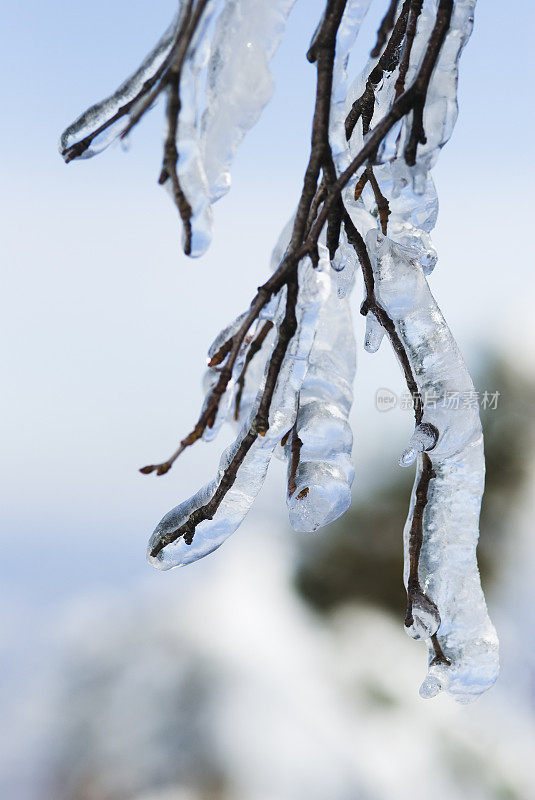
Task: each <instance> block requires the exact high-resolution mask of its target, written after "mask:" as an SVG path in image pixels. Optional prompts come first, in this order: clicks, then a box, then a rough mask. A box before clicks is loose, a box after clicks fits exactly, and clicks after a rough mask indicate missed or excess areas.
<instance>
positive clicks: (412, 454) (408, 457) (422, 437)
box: [399, 422, 438, 467]
mask: <svg viewBox="0 0 535 800" xmlns="http://www.w3.org/2000/svg"><path fill="white" fill-rule="evenodd" d="M437 438H438V437H437V430H436V428H435V427H434V426H433V425H429V424H428V423H426V422H423V423H421V424H420V425H417V426H416V428H415V430H414V433H413V434H412V436H411V438H410V440H409V444H408V446H407V447H406V448H405V450H404V451H403V452H402V454H401V456H400V458H399V465H400V467H409V466H410V465H411V464H413V463H414V461H415V460H416V456H417V455H418V453H423V452H425V451H426V450H431V449H432V448H433V447H434V446H435V445H436V443H437Z"/></svg>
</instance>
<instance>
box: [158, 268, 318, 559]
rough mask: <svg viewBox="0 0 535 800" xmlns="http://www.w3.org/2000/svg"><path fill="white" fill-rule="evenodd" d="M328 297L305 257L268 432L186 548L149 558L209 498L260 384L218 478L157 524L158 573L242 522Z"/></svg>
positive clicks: (172, 547) (286, 425)
mask: <svg viewBox="0 0 535 800" xmlns="http://www.w3.org/2000/svg"><path fill="white" fill-rule="evenodd" d="M328 293H329V274H328V272H327V271H326V270H322V269H314V268H313V267H312V264H311V263H310V261H309V260H308V259H306V260H305V261H303V262H301V264H300V265H299V297H298V302H297V308H296V316H297V323H298V329H297V333H296V334H295V336H294V337H293V338H292V340H291V341H290V344H289V346H288V349H287V351H286V355H285V357H284V360H283V364H282V368H281V371H280V374H279V377H278V380H277V384H276V387H275V391H274V394H273V399H272V402H271V406H270V412H269V428H268V430H267V432H266V434H265V436H257V437H256V439H255V440H254V442H253V444H252V446H251V448H250V449H249V451H248V453H247V455H246V456H245V460H244V461H243V463H242V465H241V467H240V469H239V471H238V474H237V477H236V480H235V481H234V483H233V485H232V487H231V488H230V490H229V491H228V492H227V493H226V494H225V496H224V498H223V500H222V502H221V504H220V505H219V507H218V509H217V511H216V512H215V514H214V515H213V518H212V519H211V520H205V521H203V522H201V523H200V524H199V525H197V527H196V529H195V536H194V538H193V542H192V543H191V544H187V543H186V542H185V540H184V538H182V537H181V538H179V539H177V540H176V541H175V542H173V543H171V544H168V545H167V546H166V547H164V548H163V550H161V551H160V553H159V554H158V555H157V556H156V557H153V556H151V554H150V553H151V550H152V549H153V547H154V546H155V545H156V544H158V543H159V541H160V540H161V537H162V536H164V535H165V534H167V533H168V532H170V531H173V530H175V529H176V528H178V527H179V526H180V525H182V524H183V523H184V522H186V520H187V519H188V517H189V516H190V515H191V514H192V513H193V512H194V511H196V510H197V509H199V508H200V507H201V506H203V505H204V504H205V503H207V502H208V501H209V500H210V499H211V498H212V497H213V495H214V493H215V491H216V489H217V487H218V486H219V483H220V482H221V480H222V478H223V475H224V472H225V470H226V468H227V467H228V465H229V463H230V462H231V460H232V458H233V456H234V455H235V453H236V451H237V450H238V448H239V446H240V444H241V443H242V441H243V440H244V439H245V438H246V437H247V435H248V432H249V429H250V427H251V424H252V421H253V418H254V415H255V414H256V411H257V409H258V404H259V402H260V398H261V396H262V390H263V386H261V387H260V391H259V394H258V398H257V403H256V404H255V406H253V408H252V409H251V412H250V417H249V419H248V420H247V422H246V423H245V424H244V425H243V427H242V428H241V430H240V433H239V434H238V437H237V438H236V440H235V441H234V442H233V444H232V445H230V447H228V448H227V449H226V450H225V452H224V453H223V455H222V456H221V461H220V463H219V470H218V474H217V477H216V478H215V479H214V480H213V481H211V482H210V483H209V484H207V485H206V486H204V487H203V488H202V489H200V490H199V491H198V492H197V493H196V494H195V495H193V497H191V498H190V499H189V500H186V501H184V502H183V503H180V505H178V506H176V507H175V508H173V509H172V510H171V511H170V512H169V513H168V514H166V515H165V517H164V518H163V519H162V520H161V522H160V523H159V524H158V525H157V526H156V529H155V531H154V533H153V534H152V537H151V539H150V541H149V546H148V560H149V562H150V563H151V564H152V565H153V566H155V567H157V568H158V569H170V568H171V567H179V566H183V565H185V564H190V563H191V562H193V561H197V559H199V558H202V557H203V556H206V555H208V554H209V553H211V552H213V551H214V550H216V549H217V548H218V547H220V545H222V544H223V542H224V541H225V540H226V539H227V538H228V537H229V536H230V535H231V534H232V533H234V531H235V530H236V529H237V528H238V527H239V525H240V524H241V523H242V521H243V519H244V518H245V516H246V515H247V513H248V511H249V510H250V508H251V506H252V504H253V502H254V500H255V498H256V496H257V494H258V492H259V491H260V489H261V487H262V485H263V483H264V478H265V475H266V472H267V468H268V466H269V462H270V460H271V456H272V454H273V450H274V448H275V446H276V445H277V444H278V443H279V442H280V440H281V438H282V437H283V436H284V434H285V433H287V431H288V430H289V429H290V428H291V427H292V426H293V424H294V422H295V416H296V412H297V400H298V395H299V391H300V389H301V384H302V383H303V380H304V377H305V373H306V369H307V362H308V357H309V354H310V349H311V347H312V343H313V341H314V335H315V330H316V325H317V321H318V315H319V313H320V309H321V307H322V305H323V304H324V303H325V301H326V299H327V297H328ZM279 322H280V320H279Z"/></svg>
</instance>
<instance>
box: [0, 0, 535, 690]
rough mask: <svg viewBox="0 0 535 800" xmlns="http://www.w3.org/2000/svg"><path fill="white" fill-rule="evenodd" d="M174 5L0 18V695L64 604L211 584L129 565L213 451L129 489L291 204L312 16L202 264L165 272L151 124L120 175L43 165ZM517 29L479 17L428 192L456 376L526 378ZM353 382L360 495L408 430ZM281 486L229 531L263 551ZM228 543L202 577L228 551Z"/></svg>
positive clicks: (170, 234) (521, 54)
mask: <svg viewBox="0 0 535 800" xmlns="http://www.w3.org/2000/svg"><path fill="white" fill-rule="evenodd" d="M174 5H175V4H174V3H173V2H172V0H152V2H150V3H149V2H148V1H147V2H129V1H128V0H116V2H112V3H109V2H103V1H102V0H95V2H93V3H91V4H87V3H76V2H60V0H50V2H46V3H44V2H37V1H36V0H32V1H30V0H28V2H5V0H4V2H3V3H2V39H1V44H0V53H1V58H2V70H1V71H0V82H1V84H2V90H1V96H2V125H1V127H0V153H1V165H2V189H1V195H0V203H1V205H2V208H1V212H0V221H1V223H0V224H1V230H2V235H1V239H0V253H1V256H2V261H3V265H4V276H5V277H4V279H3V287H2V298H1V301H0V302H1V304H2V305H1V311H0V314H1V319H2V324H3V328H4V332H3V336H2V356H1V360H0V363H1V365H2V367H1V373H2V375H1V377H2V384H3V389H2V400H1V403H2V408H1V414H0V425H1V429H2V433H1V441H2V458H1V471H2V480H1V485H2V496H3V506H2V522H1V535H2V562H1V567H0V570H1V578H2V590H1V594H0V598H2V599H3V600H4V609H6V610H7V613H6V616H7V617H8V618H9V617H10V619H11V621H10V622H6V634H5V639H4V641H5V642H7V644H6V645H5V650H6V652H5V659H4V669H5V672H6V674H7V676H8V680H7V682H6V686H9V685H11V684H10V683H9V680H10V678H9V675H10V674H18V675H19V676H20V674H22V675H25V674H26V673H27V674H31V673H32V672H33V671H34V670H35V669H36V668H37V667H40V666H41V665H42V664H43V663H44V662H43V661H42V660H41V655H40V654H41V653H44V654H46V651H47V641H48V638H47V637H49V633H50V630H51V628H53V627H54V619H55V615H59V614H60V613H61V611H62V609H64V607H65V604H68V603H70V602H71V601H72V600H73V598H79V597H80V596H83V595H85V594H89V593H96V594H101V596H102V595H105V594H106V593H113V592H117V591H122V590H123V589H126V588H127V587H130V588H131V589H134V588H135V587H136V586H137V585H138V584H139V583H140V582H143V584H146V583H147V582H149V583H150V582H152V583H156V582H162V581H166V582H168V583H169V582H171V583H174V584H176V586H177V591H178V589H179V587H180V588H181V589H182V588H183V587H187V585H188V583H189V582H191V581H195V580H196V576H197V575H199V574H200V573H201V572H204V571H205V570H210V569H212V568H213V567H212V566H211V562H210V559H208V560H207V561H206V562H205V563H204V562H203V563H200V564H198V565H195V566H193V567H191V568H189V570H188V571H181V572H180V573H177V572H173V573H168V574H165V575H161V574H158V573H153V572H152V571H151V570H150V568H149V567H147V566H146V565H145V562H144V551H145V542H146V539H147V537H148V534H149V533H150V532H151V531H152V529H153V527H154V524H155V523H156V522H157V521H158V519H159V518H160V516H161V515H163V513H165V512H166V511H167V510H168V509H169V508H170V507H171V506H173V505H174V504H175V503H176V502H177V501H178V500H181V499H183V498H184V497H186V496H188V495H189V494H190V493H191V492H192V491H194V490H195V489H196V488H197V487H198V485H199V484H200V483H201V482H204V481H205V480H208V479H209V478H210V477H211V476H212V474H213V470H214V468H215V465H216V463H217V458H218V453H219V446H218V444H217V443H216V444H214V445H212V446H211V447H210V448H209V447H207V446H205V445H199V446H197V448H195V449H194V450H192V451H191V452H188V453H187V454H186V455H185V456H184V457H183V459H182V460H181V461H180V462H179V463H178V464H177V465H176V466H175V468H174V469H173V470H172V472H171V473H170V474H169V475H168V476H167V477H165V478H161V479H155V478H154V477H143V476H141V475H140V474H139V473H138V472H137V468H138V467H139V466H142V465H143V464H145V463H150V462H153V461H155V460H160V459H163V458H165V457H166V456H167V455H168V454H169V453H170V452H171V451H172V450H173V449H174V447H175V444H176V442H177V440H178V438H179V437H180V436H181V435H183V434H184V433H185V432H186V430H188V429H189V427H190V425H191V422H192V421H193V420H194V419H195V417H196V414H197V412H198V409H199V406H200V403H201V389H200V382H201V378H202V374H203V369H204V364H205V353H206V349H207V347H208V345H209V344H210V342H211V340H212V338H213V337H214V336H215V334H216V333H217V332H218V330H219V329H220V327H221V326H223V325H224V324H225V323H227V322H228V321H229V320H230V319H232V318H233V317H234V316H235V315H237V314H238V313H239V312H240V311H242V310H243V309H244V308H246V306H247V304H248V302H249V301H250V298H251V296H252V293H253V291H254V289H255V287H256V286H257V285H258V284H259V283H260V282H261V281H262V279H263V277H264V276H265V275H266V272H267V268H268V264H269V256H270V251H271V247H272V245H273V243H274V241H275V240H276V238H277V236H278V233H279V231H280V229H281V227H282V226H283V224H284V223H285V222H286V220H287V218H288V216H289V215H290V213H291V212H292V210H293V207H294V204H295V202H296V200H297V198H298V196H299V193H300V187H301V181H302V174H303V170H304V165H305V163H306V159H307V156H308V140H309V130H310V116H311V107H312V100H313V91H314V79H315V70H314V68H313V67H312V66H311V65H309V64H308V63H307V61H306V59H305V58H304V53H305V51H306V48H307V44H308V41H309V38H310V35H311V33H312V32H313V29H314V27H315V24H316V20H317V18H318V16H319V12H320V9H321V8H322V6H323V3H321V2H317V0H300V2H298V3H297V7H296V8H295V10H294V12H293V14H292V16H291V18H290V22H289V27H288V33H287V36H286V38H285V40H284V43H283V45H282V46H281V49H280V51H279V52H278V54H277V55H276V58H275V60H274V63H273V68H274V73H275V79H276V95H275V99H274V100H273V102H272V104H271V105H270V106H269V107H268V109H267V110H266V112H265V114H264V116H263V118H262V120H261V122H260V123H259V124H258V126H257V127H256V128H255V129H254V130H253V131H252V133H251V134H250V135H249V136H248V137H247V139H246V141H245V142H244V145H243V147H242V149H241V151H240V153H239V155H238V157H237V159H236V162H235V166H234V170H233V188H232V191H231V193H230V194H229V195H228V196H227V197H226V198H225V199H223V200H222V201H221V202H220V203H219V204H218V206H217V208H216V227H215V236H214V242H213V245H212V247H211V249H210V251H209V253H208V254H207V256H206V257H204V258H203V259H201V260H195V261H192V260H188V259H186V257H184V256H183V255H182V254H181V252H180V247H179V241H180V239H179V225H178V221H177V215H176V211H175V209H174V207H173V206H172V204H171V202H170V200H169V198H168V196H167V194H166V193H165V192H164V191H162V189H161V188H159V187H158V186H157V184H156V179H157V176H158V172H159V166H160V158H161V138H162V125H161V109H160V108H158V109H156V110H155V111H153V112H152V114H151V115H150V116H149V117H148V118H147V119H146V120H145V121H144V122H143V123H142V125H140V126H139V128H138V129H137V130H136V131H135V132H134V134H133V136H132V142H131V149H130V151H129V152H128V154H124V153H123V152H122V151H121V149H120V148H119V147H114V148H112V149H110V150H109V151H107V152H105V153H103V154H102V155H101V156H99V157H98V158H96V159H94V160H92V161H86V162H83V163H80V164H78V163H76V164H71V165H69V166H65V165H64V164H63V162H62V160H61V158H60V157H59V155H58V153H57V139H58V137H59V134H60V133H61V131H62V129H63V128H64V127H65V126H66V125H67V124H68V123H70V122H71V121H72V119H74V118H75V117H76V116H77V115H78V114H79V113H80V112H81V111H82V110H83V109H84V108H85V107H86V106H88V105H90V104H91V103H93V102H94V101H96V100H98V99H100V98H101V97H103V96H105V95H106V94H108V93H109V92H110V91H111V90H113V89H114V88H115V86H116V85H117V84H118V83H119V82H120V81H121V80H122V79H123V78H124V77H126V75H127V74H129V72H130V71H131V70H132V69H133V68H134V67H135V66H136V65H137V63H138V62H139V61H140V60H141V58H142V56H143V55H144V54H145V52H146V51H147V50H148V49H149V48H150V47H151V46H152V44H153V43H154V41H155V40H156V39H157V38H158V36H159V35H160V33H161V31H162V29H163V28H164V27H165V26H166V25H167V23H168V21H169V19H170V18H171V16H172V14H173V11H174ZM381 12H382V7H381V5H380V4H379V5H377V7H376V8H375V11H374V12H373V13H372V14H371V15H370V18H369V20H367V21H366V23H365V25H364V27H363V30H362V34H361V37H360V40H359V42H360V44H359V49H358V50H357V51H356V53H355V60H357V61H358V62H362V58H363V56H364V54H365V52H366V50H367V49H368V47H369V42H370V41H371V39H372V38H373V33H372V31H374V30H375V29H376V26H377V20H378V18H379V17H380V15H381ZM534 22H535V20H534V18H533V6H532V4H531V3H530V2H527V0H523V2H518V3H514V4H513V3H512V4H508V5H505V4H504V3H498V2H496V0H492V1H489V2H481V4H480V6H479V8H478V10H477V17H476V26H475V30H474V33H473V36H472V39H471V40H470V42H469V44H468V47H467V50H466V52H465V54H464V56H463V59H462V65H461V86H460V104H461V111H460V116H459V120H458V123H457V127H456V129H455V132H454V136H453V140H452V141H451V142H450V143H449V144H448V146H447V147H446V149H445V150H444V152H443V153H442V155H441V158H440V161H439V164H438V166H437V168H436V171H435V179H436V183H437V186H438V192H439V198H440V205H441V210H440V216H439V223H438V225H437V229H436V231H435V234H434V240H435V243H436V245H437V248H438V251H439V262H438V266H437V268H436V271H435V273H434V274H433V276H432V279H431V285H432V289H433V291H434V293H435V295H436V297H437V299H438V302H439V304H440V306H441V308H442V310H443V312H444V314H445V316H446V318H447V319H448V321H449V323H450V325H451V327H452V329H453V331H454V333H455V334H456V336H457V338H458V341H459V344H460V346H461V349H462V350H463V352H464V353H465V355H466V358H467V360H468V362H469V364H470V365H471V366H472V367H475V366H476V365H477V363H478V357H479V356H478V354H479V355H480V354H481V352H483V351H484V350H486V349H490V348H491V347H492V348H494V347H498V348H500V349H501V350H502V351H503V352H504V353H506V354H507V357H508V358H510V359H511V360H516V361H517V362H518V363H519V364H522V365H523V366H524V367H525V368H526V369H529V370H532V363H533V355H534V348H533V328H534V325H533V319H532V317H530V308H531V307H532V303H533V297H532V292H533V248H532V230H531V229H532V222H531V213H530V210H529V209H530V204H531V196H532V187H533V170H532V156H531V151H532V144H531V140H532V137H533V110H532V109H533V94H532V75H533V66H534V65H533V42H532V31H533V25H534ZM531 210H532V206H531ZM359 292H360V286H357V291H356V296H355V301H354V307H355V311H356V310H357V308H358V304H359V302H360V299H359ZM355 316H356V317H357V325H358V331H359V337H360V340H361V339H362V325H361V320H360V319H358V314H355ZM360 361H361V363H360V365H359V374H358V378H357V397H356V405H355V409H356V410H355V413H354V415H353V416H354V428H355V438H356V448H355V460H356V468H357V476H358V477H357V492H359V491H361V492H364V491H365V490H366V486H367V485H369V482H370V480H371V478H370V476H369V474H368V473H369V470H368V464H370V463H371V464H373V465H377V464H380V465H381V468H382V469H383V470H388V469H390V470H394V469H396V468H397V467H396V466H395V462H396V458H397V454H398V450H399V448H400V447H401V445H402V442H403V441H404V440H405V439H406V438H407V436H408V435H409V432H410V419H409V417H410V415H407V414H406V413H404V412H402V411H399V412H398V411H396V412H392V414H391V415H385V416H381V415H379V414H378V412H376V410H375V408H374V393H375V390H376V388H378V387H379V386H388V387H391V388H392V389H393V390H395V391H398V392H400V391H403V385H402V381H401V377H400V375H399V374H398V369H397V366H396V364H395V362H394V358H393V356H392V354H391V352H390V351H389V349H388V348H387V347H385V348H383V349H382V351H381V352H380V353H379V354H378V355H377V356H374V357H373V358H372V357H368V356H367V355H366V354H363V353H362V351H361V355H360ZM377 440H378V441H379V442H381V449H380V452H377V445H376V444H373V442H374V441H375V442H377ZM282 480H283V478H282V474H281V470H280V469H277V468H276V469H275V471H274V475H272V476H271V478H270V481H269V482H268V486H267V487H266V490H265V492H264V493H263V495H262V497H261V498H260V500H259V502H258V505H257V508H256V510H255V511H253V514H252V515H251V518H250V519H249V521H248V526H253V527H254V525H255V519H256V520H258V519H260V518H261V517H262V514H263V513H264V514H265V513H269V514H270V515H271V517H270V519H271V520H272V521H273V526H274V528H277V527H278V528H279V529H280V530H284V527H285V525H286V522H285V511H284V504H283V500H282V488H281V487H282ZM279 497H280V499H279ZM255 515H257V516H255ZM247 530H248V528H247V526H245V527H244V530H242V531H240V533H238V534H237V536H236V537H234V539H233V540H232V542H229V543H228V544H227V545H226V546H225V548H224V549H223V550H221V551H219V553H218V554H216V555H215V556H213V557H212V559H224V558H225V553H226V552H227V551H229V550H230V549H231V548H235V547H239V537H241V536H247ZM43 659H46V655H43Z"/></svg>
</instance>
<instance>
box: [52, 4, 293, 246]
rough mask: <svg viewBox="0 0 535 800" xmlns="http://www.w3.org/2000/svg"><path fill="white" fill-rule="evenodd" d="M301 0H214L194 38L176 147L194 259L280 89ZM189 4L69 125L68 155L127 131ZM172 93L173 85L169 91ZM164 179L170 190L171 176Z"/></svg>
mask: <svg viewBox="0 0 535 800" xmlns="http://www.w3.org/2000/svg"><path fill="white" fill-rule="evenodd" d="M294 2H295V0H273V2H269V3H266V2H265V0H226V2H225V1H224V0H209V2H208V3H207V5H206V8H205V10H204V12H203V14H202V16H201V19H200V23H199V26H198V28H197V30H196V33H195V35H194V36H193V38H192V42H191V45H190V47H189V50H188V53H187V56H186V58H185V60H184V63H183V65H182V69H181V74H180V87H179V97H180V112H179V115H178V128H177V136H176V147H177V151H178V162H177V175H178V179H179V182H180V185H181V189H182V191H183V192H184V195H185V197H186V200H187V202H188V203H189V206H190V207H191V250H190V253H189V255H191V256H193V257H196V256H200V255H202V254H203V253H204V252H206V250H207V248H208V246H209V244H210V241H211V238H212V226H213V214H212V203H213V202H215V201H216V200H218V199H219V198H220V197H222V196H223V195H225V194H226V193H227V192H228V190H229V188H230V165H231V163H232V160H233V158H234V156H235V154H236V151H237V149H238V147H239V145H240V143H241V141H242V139H243V137H244V136H245V134H246V133H247V132H248V131H249V130H250V128H251V127H252V126H253V125H254V124H255V123H256V122H257V120H258V118H259V117H260V114H261V112H262V109H263V108H264V106H265V105H266V104H267V103H268V102H269V100H270V99H271V96H272V94H273V79H272V76H271V72H270V69H269V62H270V60H271V57H272V56H273V54H274V52H275V51H276V49H277V47H278V45H279V43H280V40H281V38H282V35H283V33H284V28H285V23H286V18H287V16H288V14H289V13H290V11H291V9H292V7H293V5H294ZM186 8H187V4H186V3H185V2H183V0H182V2H181V5H180V9H179V12H178V14H177V16H176V17H175V19H174V20H173V22H172V24H171V25H170V27H169V28H168V30H167V31H166V32H165V34H164V35H163V36H162V38H161V39H160V41H159V42H158V44H157V45H156V47H155V48H154V49H153V50H152V52H151V53H150V54H149V55H148V56H147V57H146V58H145V59H144V61H143V63H142V64H141V66H140V67H139V69H138V70H137V71H136V72H135V73H134V74H133V75H132V76H131V77H130V78H128V79H127V80H126V81H125V82H124V83H122V84H121V86H119V88H118V89H117V91H116V92H114V94H112V95H111V96H110V97H108V98H106V99H105V100H103V101H102V102H100V103H97V104H96V105H94V106H92V107H91V108H90V109H88V110H87V111H86V112H85V113H84V114H82V116H80V117H79V118H78V119H77V120H76V121H75V122H74V123H73V124H72V125H70V126H69V127H68V128H67V129H66V130H65V131H64V133H63V134H62V135H61V138H60V145H59V148H60V152H61V154H62V155H63V156H64V158H65V159H66V160H67V161H70V160H72V159H74V158H90V157H91V156H94V155H96V154H97V153H100V152H101V151H102V150H104V149H105V148H106V147H108V145H110V144H111V143H112V142H113V141H114V140H115V139H117V137H118V136H120V135H121V134H122V133H123V132H124V131H125V129H126V128H127V127H128V125H129V124H130V122H131V121H132V118H133V117H135V116H136V114H137V113H138V112H139V110H140V108H142V107H143V104H144V102H145V101H146V98H147V97H149V98H150V97H151V94H150V90H151V89H153V88H154V87H155V90H156V89H157V84H158V82H159V81H161V80H162V77H163V76H164V73H165V70H166V68H168V67H169V65H170V63H171V61H172V57H173V51H174V46H175V44H176V42H177V37H178V34H179V33H180V30H181V23H182V21H183V18H184V11H185V9H186ZM172 91H173V89H172V87H167V89H166V92H167V93H169V92H172ZM149 105H150V103H149ZM91 136H92V137H93V139H92V141H91V143H90V144H89V146H87V147H84V146H83V144H84V140H85V139H86V138H87V137H91ZM81 145H82V146H81ZM77 148H78V149H77ZM164 185H166V186H167V188H169V190H170V191H171V181H170V179H169V178H167V180H166V181H164Z"/></svg>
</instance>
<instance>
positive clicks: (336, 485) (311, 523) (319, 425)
mask: <svg viewBox="0 0 535 800" xmlns="http://www.w3.org/2000/svg"><path fill="white" fill-rule="evenodd" d="M319 252H320V267H321V268H323V269H325V271H326V272H328V273H330V275H331V289H330V293H329V298H328V300H327V302H326V303H325V304H324V306H323V307H322V309H321V312H320V316H319V319H318V327H317V331H316V337H315V339H314V344H313V346H312V350H311V351H310V358H309V363H308V369H307V373H306V376H305V380H304V381H303V386H302V389H301V393H300V400H299V409H298V412H297V419H296V423H295V428H294V429H293V431H292V433H291V434H290V436H289V437H288V441H287V444H286V454H287V458H288V497H287V505H288V511H289V515H290V524H291V526H292V528H293V529H294V530H296V531H309V532H310V531H315V530H317V529H318V528H321V527H323V526H324V525H328V524H329V523H330V522H333V521H334V520H335V519H338V517H340V516H341V515H342V514H344V513H345V512H346V511H347V509H348V508H349V505H350V503H351V484H352V483H353V478H354V475H355V472H354V469H353V465H352V463H351V448H352V445H353V434H352V431H351V427H350V425H349V423H348V416H349V411H350V409H351V404H352V402H353V380H354V377H355V366H356V348H355V339H354V334H353V320H352V318H351V310H350V306H349V301H348V299H347V298H343V299H340V298H339V297H338V292H337V287H336V282H335V280H334V279H335V277H336V273H335V272H333V271H331V270H330V268H329V267H330V264H329V255H328V251H327V248H326V247H324V246H323V245H320V246H319ZM353 258H355V255H354V253H353Z"/></svg>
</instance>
